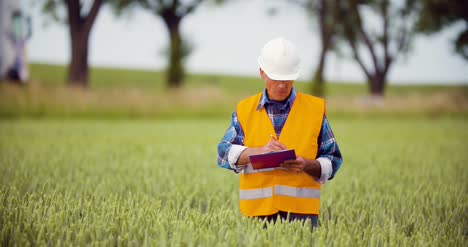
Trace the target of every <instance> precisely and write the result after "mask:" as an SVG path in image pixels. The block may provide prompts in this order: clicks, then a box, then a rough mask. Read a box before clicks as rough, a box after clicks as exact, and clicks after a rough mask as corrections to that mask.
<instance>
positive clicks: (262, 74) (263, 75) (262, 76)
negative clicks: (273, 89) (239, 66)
mask: <svg viewBox="0 0 468 247" xmlns="http://www.w3.org/2000/svg"><path fill="white" fill-rule="evenodd" d="M259 70H260V77H261V78H262V79H264V80H265V72H264V71H263V69H262V68H259Z"/></svg>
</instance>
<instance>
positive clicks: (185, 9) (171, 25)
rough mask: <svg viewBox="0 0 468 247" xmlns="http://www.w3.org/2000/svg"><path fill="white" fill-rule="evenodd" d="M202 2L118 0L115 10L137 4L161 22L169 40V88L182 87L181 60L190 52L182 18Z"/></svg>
mask: <svg viewBox="0 0 468 247" xmlns="http://www.w3.org/2000/svg"><path fill="white" fill-rule="evenodd" d="M202 2H203V0H187V1H181V0H167V1H164V0H119V1H118V3H117V9H121V8H123V7H125V6H129V5H131V4H137V5H139V6H141V7H143V8H145V9H147V10H149V11H151V12H152V13H153V14H154V15H156V16H158V17H160V18H161V19H162V20H163V22H164V26H165V27H166V30H167V32H168V36H169V40H170V43H169V44H170V45H169V49H168V50H169V51H168V58H169V61H168V69H167V83H168V86H169V87H171V88H177V87H180V86H181V85H182V82H183V80H184V76H185V71H184V65H183V59H184V57H186V56H187V55H188V54H189V52H190V49H189V48H188V47H189V46H188V44H187V42H186V41H185V40H184V39H183V38H182V35H181V32H180V25H181V23H182V20H183V19H184V17H186V16H187V15H189V14H191V13H193V12H194V11H195V9H196V8H197V7H198V6H199V5H200V4H201V3H202ZM217 2H220V1H219V0H218V1H217Z"/></svg>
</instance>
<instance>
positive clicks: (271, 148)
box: [262, 139, 286, 153]
mask: <svg viewBox="0 0 468 247" xmlns="http://www.w3.org/2000/svg"><path fill="white" fill-rule="evenodd" d="M262 149H263V150H262V152H263V153H269V152H275V151H281V150H286V146H284V145H283V144H282V143H281V142H279V141H277V140H275V139H271V140H270V141H269V142H268V143H267V144H266V145H265V146H263V148H262Z"/></svg>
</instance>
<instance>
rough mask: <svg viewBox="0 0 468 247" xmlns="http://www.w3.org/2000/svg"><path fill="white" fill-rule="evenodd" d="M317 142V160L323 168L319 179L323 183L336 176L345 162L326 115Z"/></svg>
mask: <svg viewBox="0 0 468 247" xmlns="http://www.w3.org/2000/svg"><path fill="white" fill-rule="evenodd" d="M317 142H318V146H319V148H318V152H317V158H316V160H317V161H318V162H319V163H320V166H321V168H322V174H321V176H320V178H319V179H318V181H319V182H320V183H322V184H323V183H325V182H327V181H328V180H330V179H332V178H333V177H334V176H335V174H336V172H337V171H338V169H340V167H341V164H342V163H343V157H342V156H341V152H340V148H339V147H338V143H337V142H336V139H335V136H334V134H333V131H332V129H331V127H330V124H329V122H328V119H327V117H326V116H324V117H323V121H322V127H321V130H320V135H319V138H318V140H317Z"/></svg>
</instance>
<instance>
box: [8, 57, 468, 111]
mask: <svg viewBox="0 0 468 247" xmlns="http://www.w3.org/2000/svg"><path fill="white" fill-rule="evenodd" d="M30 68H31V78H32V79H31V82H30V83H29V84H28V85H26V86H18V85H8V84H5V83H0V117H3V118H5V117H8V118H16V117H85V118H128V117H132V118H173V117H193V116H203V117H226V116H228V115H229V114H230V113H231V112H232V111H233V110H234V108H235V104H236V102H237V101H239V100H240V99H242V98H244V97H246V96H248V95H251V94H254V93H257V92H259V91H261V90H262V89H263V87H264V85H263V83H262V81H261V80H259V79H258V78H249V77H235V76H221V75H188V76H187V80H186V83H185V85H184V87H182V88H181V89H177V90H168V89H167V88H166V87H165V84H164V76H163V75H162V74H161V73H159V72H151V71H137V70H116V69H108V68H93V69H92V70H91V79H90V89H89V90H80V89H76V88H75V89H72V88H68V87H66V86H65V84H64V82H63V81H64V78H65V67H63V66H51V65H43V64H32V65H31V66H30ZM295 87H296V88H297V89H298V90H299V91H302V92H308V89H309V84H308V83H304V82H297V83H296V84H295ZM327 92H328V94H327V97H326V98H327V113H328V114H329V115H335V116H343V115H351V116H369V115H371V116H386V115H394V116H402V115H406V116H412V115H421V116H440V115H462V116H467V115H468V86H390V87H388V90H387V97H386V98H385V100H384V101H383V102H381V103H378V104H375V103H373V101H369V100H368V99H366V98H364V97H363V96H364V95H366V94H367V88H366V86H365V85H364V84H343V83H341V84H340V83H329V84H328V85H327ZM369 102H371V103H370V104H369Z"/></svg>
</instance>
